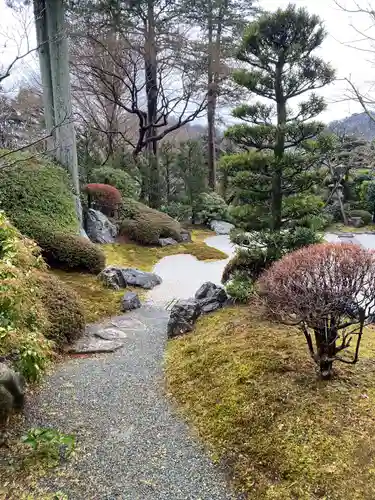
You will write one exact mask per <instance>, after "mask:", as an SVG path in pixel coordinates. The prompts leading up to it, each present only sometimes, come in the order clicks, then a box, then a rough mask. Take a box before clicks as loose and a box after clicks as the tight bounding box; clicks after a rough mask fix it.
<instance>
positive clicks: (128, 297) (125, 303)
mask: <svg viewBox="0 0 375 500" xmlns="http://www.w3.org/2000/svg"><path fill="white" fill-rule="evenodd" d="M140 307H141V301H140V300H139V297H138V295H137V294H136V293H134V292H126V293H125V294H124V296H123V297H122V299H121V309H122V310H123V311H124V312H126V311H131V310H132V309H139V308H140Z"/></svg>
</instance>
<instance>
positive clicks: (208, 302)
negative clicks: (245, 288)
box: [168, 281, 229, 338]
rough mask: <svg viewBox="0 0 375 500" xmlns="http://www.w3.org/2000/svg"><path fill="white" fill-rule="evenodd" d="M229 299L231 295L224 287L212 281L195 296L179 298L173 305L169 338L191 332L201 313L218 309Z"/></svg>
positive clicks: (169, 323) (205, 284)
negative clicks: (185, 298)
mask: <svg viewBox="0 0 375 500" xmlns="http://www.w3.org/2000/svg"><path fill="white" fill-rule="evenodd" d="M228 301H229V297H228V295H227V293H226V291H225V290H224V288H222V287H220V286H217V285H215V284H214V283H211V282H210V281H208V282H207V283H204V284H203V285H202V286H201V287H200V288H199V289H198V290H197V292H196V293H195V296H194V298H191V299H187V300H179V301H178V302H176V303H175V304H174V305H173V307H172V309H171V315H170V318H169V322H168V338H173V337H178V336H179V335H183V334H184V333H187V332H190V331H191V330H192V329H193V328H194V324H195V322H196V321H197V319H198V318H199V316H200V315H201V314H207V313H209V312H212V311H216V310H217V309H220V308H221V307H223V306H225V305H226V304H227V303H228Z"/></svg>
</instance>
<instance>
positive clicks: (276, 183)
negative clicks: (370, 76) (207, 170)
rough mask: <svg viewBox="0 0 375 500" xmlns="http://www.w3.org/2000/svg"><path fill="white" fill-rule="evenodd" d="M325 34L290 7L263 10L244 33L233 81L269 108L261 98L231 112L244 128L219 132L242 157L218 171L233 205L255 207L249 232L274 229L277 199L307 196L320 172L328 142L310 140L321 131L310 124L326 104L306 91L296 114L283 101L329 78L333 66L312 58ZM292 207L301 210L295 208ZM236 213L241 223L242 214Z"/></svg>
mask: <svg viewBox="0 0 375 500" xmlns="http://www.w3.org/2000/svg"><path fill="white" fill-rule="evenodd" d="M324 37H325V31H324V29H323V26H322V23H321V21H320V19H319V18H318V17H317V16H314V15H310V14H309V13H308V11H307V10H306V9H297V8H296V7H295V6H294V5H289V6H288V7H287V8H286V9H285V10H281V9H278V10H277V11H276V12H263V13H262V14H261V15H260V16H259V17H258V19H256V20H255V21H254V22H252V23H250V24H249V26H248V27H247V28H246V29H245V32H244V35H243V39H242V43H241V45H240V48H239V51H238V54H237V59H238V60H239V61H240V62H241V63H246V64H247V65H248V67H247V68H244V69H241V70H238V71H235V72H234V74H233V78H234V80H235V82H236V83H237V84H238V85H240V86H241V87H244V88H246V89H247V91H250V92H251V93H252V94H253V95H256V96H259V97H261V98H266V99H269V100H270V101H272V104H271V105H266V104H264V103H263V102H261V101H259V102H254V103H251V104H250V105H249V104H242V105H240V106H239V107H238V108H236V109H235V110H234V116H235V117H237V118H240V119H242V120H243V121H244V122H245V123H241V124H236V125H234V126H232V127H230V128H229V129H228V130H227V131H226V133H225V135H226V137H228V138H229V139H231V141H233V142H234V143H235V145H237V150H238V149H239V150H240V151H241V150H245V151H246V152H242V153H241V152H240V153H236V154H234V155H231V156H230V157H229V158H226V159H224V160H223V166H224V168H225V169H226V172H227V174H228V176H229V182H230V184H231V187H232V190H233V192H234V195H233V199H234V203H235V204H236V205H238V206H242V205H252V206H253V207H254V206H255V207H256V209H255V212H256V213H257V214H258V219H259V220H258V221H256V223H255V224H253V227H257V226H261V227H264V228H266V227H270V228H273V229H276V230H278V229H280V228H281V226H282V224H283V213H282V210H283V199H284V198H285V197H287V196H290V195H293V194H296V193H298V194H299V195H301V194H302V193H303V192H306V191H307V192H309V191H310V190H311V188H312V186H313V184H314V180H315V181H316V179H315V177H316V176H317V175H318V174H319V169H318V165H319V159H320V157H321V155H322V153H323V152H325V151H326V148H327V147H328V146H329V144H328V142H329V141H321V143H320V142H319V141H318V140H317V139H316V138H317V136H319V134H320V133H321V132H322V131H323V130H324V128H325V127H324V125H323V124H322V123H319V122H316V121H313V120H312V119H313V118H315V117H316V116H317V115H318V114H319V113H320V112H321V111H323V110H324V109H325V103H324V100H323V99H322V98H321V97H319V96H318V95H316V94H314V93H313V92H311V93H310V95H309V97H308V99H307V100H306V101H303V102H300V103H299V104H298V110H295V111H293V110H292V109H291V108H290V107H289V100H290V99H292V98H294V97H297V96H300V95H302V94H303V93H305V92H308V91H312V90H314V89H317V88H320V87H322V86H324V85H327V84H328V83H330V82H331V81H333V79H334V71H333V70H332V69H331V67H330V66H329V65H328V64H326V63H324V62H323V61H322V60H321V59H320V58H319V57H316V56H315V55H313V51H314V50H315V49H317V48H319V46H320V45H321V44H322V42H323V40H324ZM249 150H250V151H249ZM288 151H289V152H288ZM284 205H285V203H284ZM286 208H287V209H288V208H289V207H288V205H287V207H286ZM294 208H297V207H294ZM298 208H299V209H301V208H303V207H302V206H301V203H300V205H299V207H298ZM238 215H239V216H240V221H241V222H242V220H243V218H244V217H243V209H240V210H239V211H238ZM301 217H305V214H302V215H301ZM259 222H260V223H259ZM250 225H252V224H249V223H247V224H246V226H247V227H249V226H250Z"/></svg>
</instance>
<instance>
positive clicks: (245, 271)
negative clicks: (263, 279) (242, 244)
mask: <svg viewBox="0 0 375 500" xmlns="http://www.w3.org/2000/svg"><path fill="white" fill-rule="evenodd" d="M271 263H272V261H271V262H268V258H267V254H266V252H265V250H264V249H262V248H251V249H250V248H249V249H247V248H240V249H238V250H237V252H236V254H235V256H234V257H233V258H232V259H231V260H230V261H229V262H228V264H227V265H226V266H225V268H224V272H223V277H222V282H223V283H227V282H229V281H231V280H233V279H236V278H237V279H238V277H239V276H241V277H243V278H246V279H248V280H251V281H254V280H256V279H258V278H259V276H260V275H261V274H262V272H263V271H264V270H265V269H266V267H268V265H270V264H271Z"/></svg>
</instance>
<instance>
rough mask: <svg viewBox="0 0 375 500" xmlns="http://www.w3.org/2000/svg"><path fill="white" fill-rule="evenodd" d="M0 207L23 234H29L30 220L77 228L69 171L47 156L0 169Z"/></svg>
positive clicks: (63, 227)
mask: <svg viewBox="0 0 375 500" xmlns="http://www.w3.org/2000/svg"><path fill="white" fill-rule="evenodd" d="M20 159H21V160H22V159H23V155H21V158H20ZM0 209H2V210H4V212H5V214H6V215H7V216H8V217H9V219H10V220H11V222H12V223H13V224H14V225H15V226H16V227H17V228H18V229H19V230H20V231H21V232H22V233H23V234H26V235H28V236H31V237H32V235H31V234H30V232H29V225H30V221H34V222H35V223H36V224H37V225H39V224H53V227H54V228H56V230H60V231H68V232H72V233H76V232H77V231H78V222H77V216H76V209H75V201H74V197H73V195H72V189H71V186H70V179H69V175H68V173H67V172H66V170H65V169H63V168H62V167H60V166H57V165H54V164H53V163H49V162H47V161H46V160H41V159H35V158H34V159H30V160H27V161H25V162H23V161H21V163H19V164H15V165H13V166H12V167H9V168H5V169H0Z"/></svg>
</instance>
